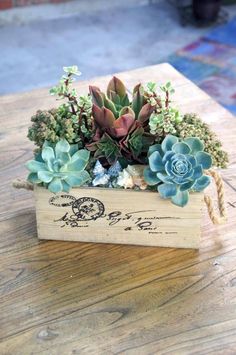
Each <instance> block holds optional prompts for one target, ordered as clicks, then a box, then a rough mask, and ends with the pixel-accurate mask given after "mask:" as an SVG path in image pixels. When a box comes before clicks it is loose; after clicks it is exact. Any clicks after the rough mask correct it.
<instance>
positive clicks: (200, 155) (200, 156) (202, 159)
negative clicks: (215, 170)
mask: <svg viewBox="0 0 236 355" xmlns="http://www.w3.org/2000/svg"><path fill="white" fill-rule="evenodd" d="M196 159H197V162H198V164H201V166H202V167H203V169H210V167H211V165H212V158H211V155H210V154H208V153H206V152H197V154H196Z"/></svg>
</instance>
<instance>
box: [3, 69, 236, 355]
mask: <svg viewBox="0 0 236 355" xmlns="http://www.w3.org/2000/svg"><path fill="white" fill-rule="evenodd" d="M119 76H120V77H121V79H123V80H124V81H125V82H126V84H127V87H128V88H129V89H131V87H132V86H133V85H134V84H135V83H137V81H142V82H146V81H149V80H152V81H157V82H159V83H162V82H165V81H167V80H171V81H172V82H173V85H174V86H175V88H176V94H175V100H176V102H177V103H178V106H179V107H180V108H181V109H182V111H183V112H194V111H195V112H197V113H199V114H200V115H201V117H202V118H203V119H204V120H205V121H207V122H208V123H209V124H210V125H211V127H212V128H213V129H214V130H215V131H216V132H217V133H218V135H219V137H220V138H221V139H222V140H224V143H225V149H226V150H228V152H229V154H230V166H229V169H228V170H226V171H223V172H222V175H223V178H224V181H225V183H226V199H227V210H228V215H229V221H228V223H227V224H226V225H223V226H219V227H215V226H213V225H212V224H211V222H210V220H209V219H208V216H207V213H206V210H205V209H204V219H203V233H202V239H201V244H200V250H199V251H194V250H189V249H169V248H168V249H165V248H153V247H140V246H129V245H110V244H92V243H91V244H90V243H73V242H66V243H65V242H56V241H39V240H38V239H37V237H36V222H35V211H34V201H33V196H32V193H30V192H27V191H17V190H14V189H13V188H12V187H11V180H12V179H13V178H16V177H21V178H24V177H25V174H26V169H25V168H24V163H25V162H26V160H28V159H30V158H31V154H32V153H31V149H32V144H31V143H30V142H28V141H27V138H26V133H27V127H28V126H29V124H30V122H29V118H30V116H31V115H32V114H33V113H34V112H35V110H36V109H37V108H49V107H52V106H53V104H54V101H53V100H52V98H51V97H50V96H48V90H35V91H32V92H30V93H25V94H20V95H10V96H5V97H1V98H0V117H1V126H0V127H1V133H0V159H1V165H0V166H1V168H0V178H1V185H0V193H1V204H0V231H1V238H0V311H1V313H0V315H1V317H0V339H1V343H0V354H4V355H5V354H6V355H12V354H14V355H15V354H17V355H28V354H45V355H47V354H50V355H58V354H59V355H64V354H66V355H67V354H102V355H104V354H142V355H143V354H173V355H176V354H181V355H182V354H235V349H236V304H235V303H236V218H235V212H236V174H235V173H236V164H235V162H236V143H235V141H236V139H235V137H236V121H235V118H234V117H233V116H232V115H231V114H229V112H227V111H226V110H225V109H224V108H222V107H221V106H220V105H219V104H217V103H215V102H214V101H213V100H212V99H211V98H210V97H209V96H208V95H206V94H205V93H204V92H202V91H201V90H200V89H198V88H197V87H196V86H195V85H193V84H192V83H191V82H190V81H189V80H187V79H186V78H184V77H183V76H182V75H181V74H180V73H178V72H177V71H176V70H174V69H173V68H172V67H171V66H170V65H168V64H162V65H157V66H153V67H147V68H142V69H138V70H134V71H131V72H126V73H121V74H120V75H119ZM107 80H108V77H106V78H98V79H96V80H94V81H92V82H93V83H94V84H96V85H99V86H101V87H103V88H104V87H105V85H106V82H107ZM87 85H88V82H83V83H80V84H79V85H78V87H80V88H81V92H84V91H85V90H86V87H87Z"/></svg>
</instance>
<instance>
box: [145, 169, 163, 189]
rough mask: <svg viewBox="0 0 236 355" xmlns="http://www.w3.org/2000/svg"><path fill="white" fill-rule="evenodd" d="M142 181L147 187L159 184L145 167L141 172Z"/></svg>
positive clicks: (153, 174)
mask: <svg viewBox="0 0 236 355" xmlns="http://www.w3.org/2000/svg"><path fill="white" fill-rule="evenodd" d="M143 176H144V180H145V181H146V182H147V184H148V185H149V186H154V185H156V184H158V183H159V182H160V179H159V178H158V177H157V174H156V173H154V172H153V171H152V170H151V169H150V168H149V167H146V168H145V169H144V172H143Z"/></svg>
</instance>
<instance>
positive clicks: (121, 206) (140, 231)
mask: <svg viewBox="0 0 236 355" xmlns="http://www.w3.org/2000/svg"><path fill="white" fill-rule="evenodd" d="M35 200H36V216H37V229H38V238H39V239H52V240H65V241H80V242H94V243H117V244H134V245H145V246H160V247H175V248H198V247H199V242H200V234H201V217H202V216H201V210H202V207H203V194H202V193H192V194H190V201H189V204H188V205H187V206H186V207H184V208H181V207H178V206H175V205H173V204H172V203H171V202H170V200H163V199H161V198H160V197H159V195H158V193H156V192H151V191H134V190H123V189H109V188H73V189H72V190H71V192H70V193H64V192H61V193H58V194H52V193H50V192H49V191H48V190H46V189H45V188H42V187H36V188H35Z"/></svg>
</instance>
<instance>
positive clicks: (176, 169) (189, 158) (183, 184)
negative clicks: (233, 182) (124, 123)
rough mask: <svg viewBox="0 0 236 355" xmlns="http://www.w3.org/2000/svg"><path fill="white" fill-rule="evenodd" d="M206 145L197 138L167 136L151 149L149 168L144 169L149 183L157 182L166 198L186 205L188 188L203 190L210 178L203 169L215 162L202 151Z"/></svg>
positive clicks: (155, 183)
mask: <svg viewBox="0 0 236 355" xmlns="http://www.w3.org/2000/svg"><path fill="white" fill-rule="evenodd" d="M203 150H204V145H203V143H202V141H201V140H200V139H198V138H195V137H191V138H186V139H184V140H183V141H180V140H179V138H178V137H176V136H173V135H167V136H166V137H165V139H164V140H163V142H162V143H161V144H155V145H153V146H151V147H150V149H149V167H147V168H146V169H145V171H144V178H145V180H146V182H147V183H148V185H150V186H153V185H157V184H158V186H157V189H158V192H159V193H160V195H161V197H163V198H165V199H166V198H171V200H172V202H173V203H174V204H176V205H178V206H181V207H183V206H185V205H186V204H187V202H188V199H189V190H194V191H202V190H203V189H205V188H206V187H207V186H208V185H209V183H210V178H209V176H207V175H204V171H203V170H204V169H209V168H210V167H211V165H212V159H211V156H210V154H208V153H206V152H204V151H203Z"/></svg>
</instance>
